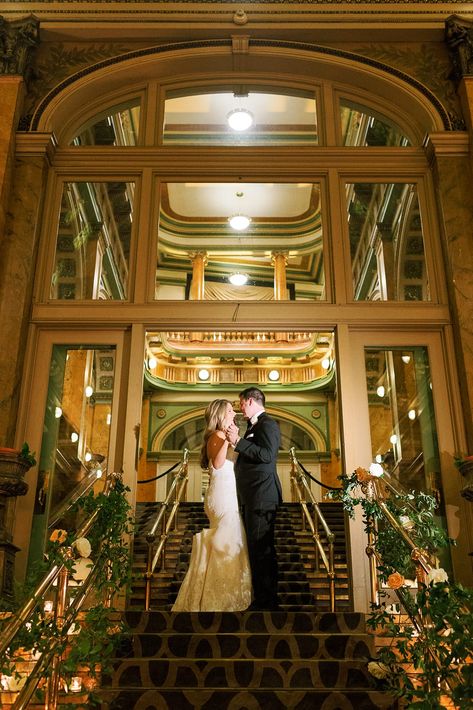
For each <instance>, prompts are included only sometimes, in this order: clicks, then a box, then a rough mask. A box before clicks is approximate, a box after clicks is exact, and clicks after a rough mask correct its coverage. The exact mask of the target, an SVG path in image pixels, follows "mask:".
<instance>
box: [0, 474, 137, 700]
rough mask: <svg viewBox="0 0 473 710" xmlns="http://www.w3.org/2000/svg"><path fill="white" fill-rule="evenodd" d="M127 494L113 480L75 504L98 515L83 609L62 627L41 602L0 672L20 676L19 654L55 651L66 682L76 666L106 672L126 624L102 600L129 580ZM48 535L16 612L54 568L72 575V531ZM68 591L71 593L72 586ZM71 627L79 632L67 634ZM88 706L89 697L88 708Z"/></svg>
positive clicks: (90, 535)
mask: <svg viewBox="0 0 473 710" xmlns="http://www.w3.org/2000/svg"><path fill="white" fill-rule="evenodd" d="M128 490H129V489H128V488H125V486H124V485H123V483H122V481H121V480H120V479H117V480H116V482H115V485H114V487H113V488H112V490H111V491H110V492H109V494H108V495H105V494H104V493H99V494H98V495H94V493H93V491H90V493H89V494H88V495H87V496H84V497H83V498H81V499H79V501H77V503H76V506H75V507H76V510H77V511H83V513H84V515H85V517H86V518H89V517H90V516H91V515H93V514H94V513H95V512H96V511H98V512H97V517H96V520H95V522H94V525H93V527H92V528H91V529H90V531H89V532H88V534H87V535H88V540H89V542H90V544H91V548H92V552H91V557H92V559H93V561H94V563H95V568H94V572H93V573H94V574H95V577H94V582H93V589H92V592H91V594H90V595H89V598H88V603H86V609H85V610H82V609H81V610H80V612H79V613H78V612H77V611H73V612H71V613H70V615H68V616H67V621H66V623H65V624H64V626H61V624H58V623H57V622H56V620H55V619H54V617H53V615H51V614H48V613H46V612H44V610H43V608H42V600H40V602H39V605H38V606H37V607H36V608H35V609H34V611H33V613H32V615H31V617H30V618H29V620H28V623H27V624H25V625H24V626H22V627H21V629H20V631H19V633H18V634H17V636H16V637H15V638H14V639H13V641H12V643H11V644H10V647H9V650H8V653H7V654H5V656H4V657H3V658H0V673H2V674H5V675H8V676H14V677H17V678H19V677H20V675H19V673H18V672H17V671H16V668H15V663H16V662H18V661H19V660H20V659H21V653H28V654H30V653H37V652H39V653H43V652H45V651H49V650H50V649H51V648H53V647H55V652H56V653H57V654H58V655H59V656H62V662H61V675H62V677H63V678H65V679H66V681H67V679H68V678H69V677H71V676H74V675H78V669H79V668H81V669H82V670H84V669H86V670H87V672H88V674H89V675H91V676H94V675H96V674H97V673H98V672H100V673H103V672H104V671H106V670H107V668H108V664H109V663H110V660H111V658H112V657H113V654H114V652H115V650H116V648H117V645H118V644H119V642H120V636H121V633H122V632H123V630H124V624H123V621H122V619H121V615H120V613H119V612H118V611H117V610H116V609H114V608H113V607H112V606H107V604H106V603H105V602H106V600H107V599H113V598H114V596H116V595H117V594H119V593H121V592H123V590H124V589H125V588H126V586H127V585H128V583H129V581H130V576H131V557H130V550H129V545H128V540H127V537H128V536H129V534H130V533H131V532H132V519H131V517H130V506H129V503H128V501H127V498H126V493H127V491H128ZM51 537H52V540H50V541H49V544H48V548H47V551H46V554H45V559H44V560H43V561H42V562H41V563H39V564H36V566H35V567H34V569H32V571H31V574H30V575H29V577H28V580H27V582H26V583H25V585H23V586H22V587H21V588H20V589H19V590H18V593H17V595H16V599H15V606H16V609H20V608H21V606H22V604H23V603H24V601H25V600H26V599H28V598H29V597H30V595H31V593H32V591H33V590H34V589H35V588H36V587H37V585H38V584H39V582H40V581H41V580H42V579H43V577H44V575H45V573H46V572H48V571H49V570H50V569H51V567H52V566H53V565H54V564H64V565H65V567H66V568H67V569H68V570H69V572H70V573H72V572H73V568H74V563H75V560H74V559H73V558H72V557H70V556H68V555H67V554H65V550H66V549H67V548H70V546H71V545H72V543H73V542H74V540H75V537H76V536H75V534H74V532H67V531H61V530H57V531H54V533H53V534H52V535H51ZM70 589H72V591H74V589H75V587H72V588H70ZM90 597H92V598H90ZM5 622H8V619H6V620H5ZM5 622H4V623H5ZM72 624H74V626H75V627H76V628H77V629H79V631H78V633H74V634H73V635H69V636H67V631H68V630H69V629H70V628H71V626H72ZM0 630H1V626H0ZM49 672H50V669H46V675H47V674H48V673H49ZM92 704H93V697H92V696H91V697H89V698H88V702H87V707H90V706H91V705H92Z"/></svg>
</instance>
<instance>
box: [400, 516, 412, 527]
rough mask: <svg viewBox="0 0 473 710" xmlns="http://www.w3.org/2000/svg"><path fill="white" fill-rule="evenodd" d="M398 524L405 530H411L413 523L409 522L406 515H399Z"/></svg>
mask: <svg viewBox="0 0 473 710" xmlns="http://www.w3.org/2000/svg"><path fill="white" fill-rule="evenodd" d="M399 522H400V523H401V525H402V527H403V528H405V529H406V530H412V528H413V527H414V521H413V520H411V519H410V517H409V516H408V515H400V516H399Z"/></svg>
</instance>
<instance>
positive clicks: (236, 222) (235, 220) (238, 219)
mask: <svg viewBox="0 0 473 710" xmlns="http://www.w3.org/2000/svg"><path fill="white" fill-rule="evenodd" d="M250 222H251V219H250V218H249V217H247V216H246V215H245V214H234V215H233V216H232V217H229V218H228V223H229V225H230V227H231V228H232V229H234V230H235V231H236V232H243V231H244V230H245V229H248V227H249V226H250Z"/></svg>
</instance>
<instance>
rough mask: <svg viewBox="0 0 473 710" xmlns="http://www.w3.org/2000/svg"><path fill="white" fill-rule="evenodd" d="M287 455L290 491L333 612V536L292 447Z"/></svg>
mask: <svg viewBox="0 0 473 710" xmlns="http://www.w3.org/2000/svg"><path fill="white" fill-rule="evenodd" d="M289 454H290V456H291V464H292V466H291V484H292V490H293V492H294V494H295V497H297V500H298V502H299V503H300V505H301V509H302V516H303V517H302V519H303V521H305V522H306V523H307V525H308V526H309V528H310V532H311V534H312V540H313V542H314V546H315V552H316V566H317V569H318V568H319V556H320V559H321V560H322V563H323V565H324V567H325V570H326V572H327V579H328V583H329V594H330V611H335V553H334V549H335V534H334V533H333V532H332V531H331V530H330V528H329V525H328V523H327V521H326V520H325V517H324V515H323V513H322V511H321V509H320V506H319V504H318V503H317V501H316V500H315V497H314V494H313V493H312V491H311V488H310V484H309V482H308V480H307V476H306V474H305V473H304V471H303V470H302V468H301V466H300V464H299V462H298V460H297V457H296V450H295V448H294V447H291V448H290V449H289ZM308 503H310V504H311V505H312V508H313V510H314V512H315V516H314V517H312V515H311V513H310V510H309V507H308V505H307V504H308ZM319 524H320V525H321V526H322V529H323V531H324V533H325V538H326V540H327V543H328V556H327V553H326V551H325V548H324V546H323V543H322V540H321V537H320V533H319Z"/></svg>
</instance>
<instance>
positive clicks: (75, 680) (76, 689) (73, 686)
mask: <svg viewBox="0 0 473 710" xmlns="http://www.w3.org/2000/svg"><path fill="white" fill-rule="evenodd" d="M69 690H70V691H71V693H80V691H81V690H82V679H81V678H80V677H79V676H78V675H75V676H73V677H72V678H71V683H70V685H69Z"/></svg>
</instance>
